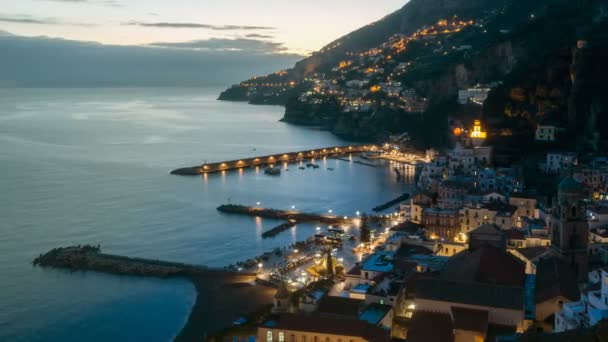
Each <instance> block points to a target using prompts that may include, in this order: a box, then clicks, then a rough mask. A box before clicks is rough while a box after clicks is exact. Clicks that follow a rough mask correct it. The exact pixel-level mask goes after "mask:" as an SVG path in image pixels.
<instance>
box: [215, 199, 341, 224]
mask: <svg viewBox="0 0 608 342" xmlns="http://www.w3.org/2000/svg"><path fill="white" fill-rule="evenodd" d="M217 210H218V211H220V212H223V213H228V214H239V215H248V216H259V217H263V218H271V219H277V220H294V221H296V222H320V223H325V224H335V225H339V224H347V223H350V222H351V221H350V219H349V218H348V217H346V218H345V217H344V216H336V215H321V214H312V213H303V212H300V211H296V210H278V209H269V208H261V207H250V206H245V205H238V204H223V205H220V206H219V207H218V208H217Z"/></svg>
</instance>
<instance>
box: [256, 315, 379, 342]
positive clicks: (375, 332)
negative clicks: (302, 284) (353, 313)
mask: <svg viewBox="0 0 608 342" xmlns="http://www.w3.org/2000/svg"><path fill="white" fill-rule="evenodd" d="M263 326H264V327H267V328H272V329H282V330H291V331H300V332H312V333H319V334H328V335H338V336H349V337H350V336H352V337H362V338H364V339H366V340H368V341H388V340H389V336H388V333H387V332H386V331H385V330H384V329H382V328H379V327H376V326H374V325H372V324H369V323H367V322H365V321H361V320H359V319H356V318H336V317H324V316H320V315H315V314H309V315H308V314H282V315H279V316H276V317H274V318H273V319H271V320H269V321H267V322H266V323H264V325H263Z"/></svg>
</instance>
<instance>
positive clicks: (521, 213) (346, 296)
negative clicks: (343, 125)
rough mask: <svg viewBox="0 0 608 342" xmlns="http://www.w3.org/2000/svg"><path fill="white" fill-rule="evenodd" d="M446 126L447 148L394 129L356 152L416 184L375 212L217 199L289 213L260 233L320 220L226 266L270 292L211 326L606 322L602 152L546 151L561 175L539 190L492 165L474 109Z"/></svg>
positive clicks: (368, 333)
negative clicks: (420, 147)
mask: <svg viewBox="0 0 608 342" xmlns="http://www.w3.org/2000/svg"><path fill="white" fill-rule="evenodd" d="M453 134H454V139H455V141H456V143H455V145H454V147H453V148H451V149H448V150H445V151H441V152H439V151H436V150H432V149H431V150H427V151H426V152H425V153H420V152H416V151H413V150H412V149H411V148H409V146H408V143H407V139H406V137H404V136H398V137H393V140H391V141H389V142H387V143H386V144H385V145H383V146H382V147H381V148H378V149H374V150H369V151H367V152H363V154H361V155H358V158H361V159H362V160H368V161H370V162H371V161H376V162H382V163H386V165H387V167H390V168H393V169H394V171H395V172H397V173H399V174H401V172H403V173H410V174H414V175H413V177H410V178H409V181H410V182H413V183H414V184H413V188H414V189H415V190H414V191H413V192H412V193H411V194H410V196H403V197H401V198H399V199H396V200H394V201H391V202H388V203H387V205H386V206H379V208H382V209H383V208H389V210H385V211H383V212H382V213H377V214H371V215H368V214H366V213H364V212H362V211H358V212H356V213H352V214H350V215H348V216H342V215H340V214H339V213H333V212H332V211H331V210H330V211H329V212H326V213H321V214H309V213H302V212H300V211H298V210H297V209H296V208H295V207H292V208H291V209H286V210H275V209H267V208H263V207H262V205H261V203H257V204H256V205H254V206H250V207H246V206H235V205H231V206H223V207H221V208H218V210H222V211H225V212H230V213H233V214H240V215H250V216H254V217H257V218H258V219H261V218H262V217H264V218H274V219H283V220H288V223H286V224H285V225H281V226H278V227H277V228H275V229H273V230H270V231H269V232H268V233H269V236H268V237H273V236H275V235H277V234H280V233H281V232H283V231H285V230H287V229H290V228H292V227H293V226H295V225H297V224H298V223H302V222H318V223H319V226H318V227H317V228H316V232H314V235H313V236H311V237H310V238H309V239H308V240H306V241H301V242H298V243H296V244H293V245H291V246H287V247H285V248H282V249H277V250H274V251H270V252H268V253H265V254H263V255H261V256H259V257H257V258H253V259H249V260H244V261H242V262H239V263H237V264H235V265H230V266H227V269H228V270H231V271H235V272H250V273H251V272H255V273H257V275H258V276H257V281H258V282H259V283H264V284H267V285H268V286H272V287H276V288H277V291H276V293H275V295H274V299H273V303H272V307H271V308H267V309H266V308H264V309H261V310H260V311H258V312H255V313H254V314H251V315H248V316H247V315H246V316H242V317H240V318H238V319H236V318H235V321H234V323H233V327H231V328H227V329H226V330H223V331H222V332H221V333H220V334H218V335H217V336H216V338H220V339H223V340H232V339H237V340H241V339H242V340H246V339H247V338H249V336H253V335H255V336H257V340H258V341H267V342H272V341H285V340H286V339H287V340H289V341H308V340H310V341H319V339H322V340H325V341H344V340H350V341H388V340H390V339H394V340H399V339H401V340H407V341H480V340H485V341H514V340H526V338H534V337H535V336H536V337H538V336H545V335H546V336H583V335H585V334H593V331H594V330H593V329H600V330H598V331H599V332H597V334H605V333H606V323H605V321H603V320H605V319H608V266H607V265H608V158H606V157H604V156H585V157H583V156H579V155H578V154H577V153H575V152H572V151H570V152H548V153H547V154H546V158H545V159H544V160H541V161H540V162H539V163H538V165H537V169H538V172H539V173H540V174H542V175H543V176H542V177H545V178H551V179H554V180H555V181H556V182H555V184H556V186H555V187H554V188H552V189H544V190H546V191H539V190H540V189H538V188H536V187H535V184H534V182H533V181H531V180H527V179H525V178H524V176H523V172H522V170H520V169H518V167H511V168H505V167H494V166H493V165H495V164H494V160H493V157H494V152H493V147H492V146H488V145H487V144H486V143H487V137H488V134H489V132H487V131H486V129H485V127H484V125H483V122H482V121H481V120H474V121H473V122H471V125H470V127H468V128H467V127H462V128H458V129H455V130H454V132H453ZM350 160H351V161H352V160H353V158H352V156H351V159H350ZM322 224H323V225H327V226H323V228H322V227H321V225H322ZM266 237H267V236H265V235H264V238H266ZM602 321H603V322H602ZM568 333H571V334H574V335H564V334H568ZM543 334H545V335H543ZM551 334H562V335H551ZM604 336H605V335H604Z"/></svg>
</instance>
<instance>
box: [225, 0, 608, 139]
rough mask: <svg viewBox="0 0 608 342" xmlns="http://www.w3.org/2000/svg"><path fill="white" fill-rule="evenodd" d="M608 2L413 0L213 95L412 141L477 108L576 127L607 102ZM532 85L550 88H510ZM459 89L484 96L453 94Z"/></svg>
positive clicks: (502, 124)
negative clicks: (289, 63) (285, 65)
mask: <svg viewBox="0 0 608 342" xmlns="http://www.w3.org/2000/svg"><path fill="white" fill-rule="evenodd" d="M606 8H607V7H606V4H605V3H604V2H602V1H601V0H584V1H577V2H572V1H567V0H545V1H524V0H436V1H428V0H412V1H410V2H409V3H407V4H406V5H405V6H404V7H403V8H401V9H400V10H398V11H396V12H394V13H392V14H390V15H388V16H386V17H385V18H383V19H381V20H379V21H378V22H375V23H372V24H370V25H368V26H365V27H363V28H361V29H359V30H357V31H354V32H352V33H350V34H348V35H346V36H344V37H342V38H340V39H338V40H336V41H334V42H332V43H331V44H329V45H328V46H326V47H324V48H323V49H321V50H320V51H319V52H317V53H314V54H313V55H312V56H310V57H309V58H306V59H304V60H302V61H300V62H298V63H297V64H296V65H295V66H294V67H293V68H292V69H288V70H282V71H278V72H276V73H274V74H271V75H268V76H265V77H258V78H252V79H250V80H247V81H244V82H242V83H240V84H239V85H235V86H233V87H232V88H230V89H228V90H226V91H225V92H224V93H222V95H221V96H220V99H221V100H237V101H249V102H250V103H253V104H281V105H285V106H286V112H285V117H284V119H283V120H284V121H286V122H290V123H294V124H300V125H315V126H322V127H325V128H326V129H329V130H332V131H333V132H334V133H335V134H337V135H340V136H344V137H347V138H350V139H354V140H378V139H384V138H386V137H387V136H388V135H390V134H395V133H401V132H404V131H407V132H409V133H410V135H412V136H413V137H414V139H415V142H416V144H417V145H419V146H439V145H443V144H446V143H448V141H449V137H448V132H449V130H448V128H450V127H451V125H452V124H453V122H454V121H467V120H470V119H471V118H472V117H476V116H481V115H483V116H485V117H487V118H488V120H489V121H490V122H491V123H492V125H495V127H496V130H503V131H504V130H508V129H511V130H512V129H513V128H517V127H523V128H524V131H525V132H528V133H527V134H528V136H530V134H529V131H530V130H533V129H534V127H535V125H537V124H538V123H539V122H541V121H543V120H548V118H549V117H551V118H555V120H557V121H559V122H560V124H561V125H563V126H565V127H567V128H569V129H573V130H576V131H581V130H583V129H584V128H585V127H588V126H590V125H591V126H592V125H593V124H595V123H596V121H597V120H603V118H604V117H605V115H603V113H604V112H605V108H608V104H607V103H605V101H606V100H605V99H604V98H603V97H602V96H600V95H599V94H601V93H602V90H605V89H606V86H605V85H604V82H602V81H598V80H601V79H602V78H601V77H600V75H606V68H605V66H604V64H605V62H601V61H602V58H603V57H605V56H606V54H605V51H606V47H608V43H607V42H606V37H605V32H606V15H607V13H608V10H607V9H606ZM579 41H581V42H582V43H581V44H583V45H584V46H582V47H578V48H577V42H579ZM573 60H574V62H573ZM573 68H575V69H576V70H575V71H572V69H573ZM572 72H574V73H575V74H576V75H578V77H574V78H573V77H571V73H572ZM574 79H576V80H574ZM476 85H477V86H476ZM537 86H538V87H540V89H541V90H542V89H545V88H546V90H545V91H544V92H543V91H540V90H539V95H538V96H527V95H526V96H524V97H525V99H523V100H522V96H519V97H518V96H514V94H515V95H516V94H518V93H522V92H523V93H529V92H530V91H531V89H532V88H534V91H536V88H537ZM543 87H544V88H543ZM490 88H494V89H493V90H492V91H491V92H490V95H489V99H488V101H486V102H488V103H486V105H485V106H482V105H483V102H484V100H485V97H486V96H485V95H486V94H487V90H489V89H490ZM459 90H470V91H471V93H472V94H477V93H484V96H481V97H479V96H477V97H476V96H475V95H471V96H470V98H468V99H467V98H465V101H464V102H461V103H460V104H459V103H458V102H457V101H456V100H457V96H458V94H459ZM573 90H574V91H573ZM514 98H516V99H519V100H521V101H519V102H517V101H515V102H514V100H513V99H514ZM541 98H542V99H541ZM461 100H462V99H461ZM539 100H541V101H539ZM592 104H593V108H594V110H593V111H591V110H590V108H591V105H592ZM530 106H532V107H534V106H537V108H540V109H539V110H532V111H530V110H529V109H527V108H529V107H530ZM549 108H550V109H551V110H549ZM589 112H593V115H592V116H591V119H592V121H593V122H592V123H589V118H590V116H589V115H588V113H589ZM522 113H526V114H522ZM538 113H540V114H538ZM547 114H550V115H547ZM523 121H525V122H523ZM498 135H499V136H500V134H498ZM511 136H514V135H513V134H511ZM579 145H580V142H579Z"/></svg>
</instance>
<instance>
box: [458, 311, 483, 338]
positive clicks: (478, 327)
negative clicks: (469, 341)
mask: <svg viewBox="0 0 608 342" xmlns="http://www.w3.org/2000/svg"><path fill="white" fill-rule="evenodd" d="M452 317H453V324H454V329H459V330H467V331H478V332H481V333H483V334H484V335H485V333H486V331H487V330H488V319H489V313H488V312H487V311H485V310H474V309H468V308H461V307H457V306H452Z"/></svg>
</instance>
